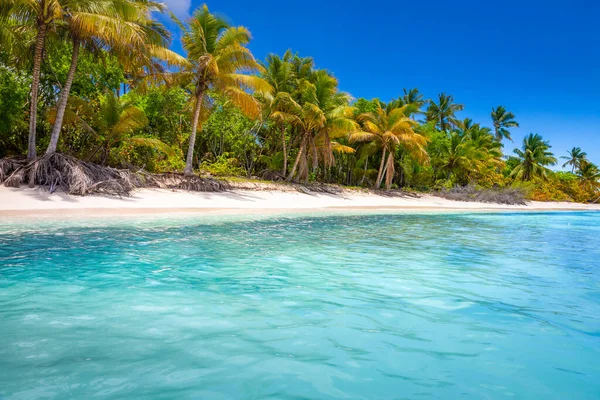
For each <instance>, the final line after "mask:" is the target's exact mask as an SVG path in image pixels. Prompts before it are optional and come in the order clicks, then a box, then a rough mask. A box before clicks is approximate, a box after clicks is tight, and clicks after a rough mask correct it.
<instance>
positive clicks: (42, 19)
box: [2, 0, 76, 159]
mask: <svg viewBox="0 0 600 400" xmlns="http://www.w3.org/2000/svg"><path fill="white" fill-rule="evenodd" d="M74 1H76V0H74ZM66 2H68V0H3V3H4V4H3V6H2V12H3V14H6V15H9V16H10V17H11V18H12V20H13V22H14V24H15V25H16V26H20V27H22V28H23V27H27V26H30V27H33V28H34V29H35V46H34V51H33V70H32V82H31V92H30V97H31V100H30V103H29V139H28V150H27V158H29V159H33V158H35V157H36V148H35V145H36V129H37V107H38V91H39V86H40V71H41V66H42V57H43V53H44V47H45V41H46V35H47V33H48V29H49V28H51V26H52V24H53V23H54V21H56V20H58V19H60V18H61V17H62V15H63V7H64V6H65V3H66Z"/></svg>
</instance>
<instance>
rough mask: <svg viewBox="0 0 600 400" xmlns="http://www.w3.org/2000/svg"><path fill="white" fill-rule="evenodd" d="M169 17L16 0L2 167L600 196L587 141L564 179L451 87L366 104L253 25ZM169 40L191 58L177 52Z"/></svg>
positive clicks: (3, 62) (5, 82)
mask: <svg viewBox="0 0 600 400" xmlns="http://www.w3.org/2000/svg"><path fill="white" fill-rule="evenodd" d="M164 12H165V9H164V7H163V6H162V5H161V4H160V3H156V2H153V1H147V0H94V1H92V0H4V1H3V2H2V4H1V5H0V115H1V116H2V118H1V119H0V158H2V157H8V158H10V159H11V160H13V159H18V158H19V157H23V158H24V159H25V158H26V159H28V160H39V159H40V157H38V155H39V154H43V153H45V154H46V155H52V154H54V153H57V154H62V155H65V157H69V158H68V160H69V161H68V164H69V165H72V164H73V162H74V161H73V160H76V159H78V160H81V161H82V162H86V163H90V164H89V165H92V164H95V165H100V166H102V165H105V166H111V167H115V168H124V169H132V168H137V169H138V170H139V169H140V168H143V169H144V170H146V171H148V172H150V173H163V172H169V173H179V174H181V173H183V174H185V175H186V176H206V175H212V176H217V177H232V176H243V177H246V178H253V177H258V178H261V179H269V180H278V181H288V182H300V183H308V182H321V183H332V184H339V185H345V186H362V187H370V188H374V189H399V188H401V189H403V190H414V191H431V190H437V191H443V190H449V189H451V188H455V187H477V188H512V189H515V190H516V189H520V190H524V191H526V192H527V193H528V196H529V197H530V198H532V199H537V200H571V201H589V202H592V201H596V200H597V199H598V197H600V192H599V190H600V189H599V188H600V183H599V182H600V169H599V168H598V166H596V165H595V164H593V163H592V162H591V160H589V159H588V156H587V154H586V152H584V151H583V150H582V149H581V148H579V147H574V148H573V149H571V150H569V151H567V152H564V153H562V154H564V155H563V156H561V157H560V158H561V159H563V160H564V164H561V165H562V167H563V168H568V171H556V169H553V167H555V166H556V167H559V166H560V165H557V162H558V160H557V157H556V156H555V155H554V154H553V152H552V147H551V145H550V143H549V142H548V141H547V140H544V138H543V137H542V136H541V135H539V134H537V133H531V134H529V135H527V136H526V137H525V138H524V140H523V143H522V145H521V146H520V147H519V148H517V149H515V150H514V153H513V154H512V155H511V154H505V151H504V150H505V145H506V144H507V142H508V141H512V132H511V131H512V130H513V129H514V128H518V127H519V122H518V119H517V117H516V116H515V114H514V113H513V112H511V111H509V110H508V109H507V108H506V107H505V106H503V105H498V106H497V107H494V108H493V109H492V111H491V114H490V119H489V120H488V121H477V122H476V121H473V120H472V119H470V118H464V116H463V115H462V113H464V112H465V109H466V108H465V105H463V104H461V103H460V102H458V101H457V100H456V99H454V97H453V96H452V95H450V94H448V93H440V94H439V95H437V97H435V98H434V99H426V98H425V97H424V95H423V94H422V93H421V92H420V91H419V90H418V89H416V88H412V89H404V90H403V92H402V93H399V94H398V97H397V98H394V99H391V100H389V101H382V100H381V99H365V98H358V99H354V98H353V97H352V96H351V95H350V94H349V93H346V92H344V91H342V90H341V88H340V87H339V84H338V81H337V79H336V78H335V76H334V75H333V74H332V73H331V72H330V71H327V70H324V69H319V68H317V66H316V64H315V61H314V60H313V59H312V58H310V57H303V56H301V55H299V54H297V53H294V52H292V51H287V52H286V53H284V54H282V55H276V54H270V55H268V56H267V57H266V59H265V60H257V59H256V58H255V57H254V55H253V54H252V52H251V51H250V50H249V48H248V44H249V42H250V41H251V33H250V31H249V30H248V29H247V28H245V27H243V26H235V25H232V24H230V23H229V22H228V20H227V19H226V18H224V17H221V16H219V15H218V14H216V13H213V12H212V10H210V9H209V8H208V6H206V5H203V6H201V7H199V8H197V9H196V10H195V11H194V12H193V13H192V14H191V16H190V17H189V18H188V19H187V20H183V21H182V20H180V19H178V18H177V17H175V16H173V15H170V16H169V18H171V19H172V21H173V22H174V23H175V25H176V26H177V27H178V29H179V31H180V32H178V33H177V34H176V35H172V33H171V32H169V31H168V30H167V29H166V28H165V26H163V25H162V24H161V23H160V22H158V20H157V19H156V15H157V14H158V13H164ZM171 36H176V37H178V38H180V39H181V47H182V48H183V53H184V54H182V55H180V54H177V53H175V52H173V51H171V50H170V48H171V45H172V40H171ZM486 125H487V126H486ZM46 159H49V158H46ZM53 159H55V158H53ZM3 165H13V167H11V168H13V169H14V168H15V167H14V163H10V162H5V163H0V169H1V168H2V166H3ZM86 165H88V164H86ZM556 167H555V168H556ZM9 172H10V171H8V172H7V171H0V178H1V179H6V178H7V176H8V175H9Z"/></svg>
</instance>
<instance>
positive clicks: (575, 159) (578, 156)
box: [560, 147, 587, 172]
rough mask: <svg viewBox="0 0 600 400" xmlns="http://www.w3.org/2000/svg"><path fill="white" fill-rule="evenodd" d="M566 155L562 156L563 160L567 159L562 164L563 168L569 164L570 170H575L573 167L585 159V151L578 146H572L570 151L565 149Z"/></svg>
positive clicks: (577, 166)
mask: <svg viewBox="0 0 600 400" xmlns="http://www.w3.org/2000/svg"><path fill="white" fill-rule="evenodd" d="M567 153H568V154H569V155H568V156H562V157H560V158H562V159H563V160H567V162H565V163H564V164H563V168H564V167H566V166H567V165H570V166H571V172H575V168H579V166H580V165H581V163H582V162H583V161H584V160H585V159H586V157H587V153H586V152H585V151H582V150H581V148H580V147H573V148H572V149H571V150H570V151H567Z"/></svg>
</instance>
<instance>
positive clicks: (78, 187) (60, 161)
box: [0, 153, 227, 196]
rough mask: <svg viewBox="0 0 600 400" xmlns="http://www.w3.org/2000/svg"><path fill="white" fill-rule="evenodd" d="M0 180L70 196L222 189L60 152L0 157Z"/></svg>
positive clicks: (200, 180) (193, 179)
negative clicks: (141, 190) (24, 157)
mask: <svg viewBox="0 0 600 400" xmlns="http://www.w3.org/2000/svg"><path fill="white" fill-rule="evenodd" d="M0 181H3V182H4V185H5V186H8V187H19V186H21V185H22V184H29V185H30V186H34V185H38V186H42V187H45V188H47V189H48V190H49V191H50V192H51V193H52V192H54V191H56V190H57V189H60V190H62V191H64V192H65V193H68V194H72V195H79V196H85V195H89V194H98V193H99V194H108V195H115V196H128V195H130V194H131V191H132V190H134V189H137V188H144V187H155V188H164V189H182V190H190V191H199V192H221V191H224V190H226V189H227V185H226V184H225V183H223V182H220V181H217V180H213V179H207V178H200V177H197V176H191V177H187V176H183V175H178V174H159V175H154V174H149V173H146V172H143V171H131V170H122V169H116V168H111V167H104V166H101V165H97V164H93V163H89V162H85V161H80V160H78V159H76V158H74V157H71V156H67V155H64V154H60V153H53V154H45V155H43V156H41V157H38V158H36V159H35V160H31V161H23V160H18V159H17V160H15V159H10V158H9V159H2V160H0Z"/></svg>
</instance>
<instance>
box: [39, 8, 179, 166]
mask: <svg viewBox="0 0 600 400" xmlns="http://www.w3.org/2000/svg"><path fill="white" fill-rule="evenodd" d="M67 6H68V7H70V8H65V9H64V14H63V18H62V21H61V22H62V23H63V24H64V27H65V31H66V34H67V36H68V38H69V39H70V40H71V42H72V45H73V50H72V55H71V65H70V68H69V72H68V74H67V79H66V81H65V85H64V87H63V89H62V91H61V95H60V100H59V102H58V107H57V109H56V117H55V120H54V124H53V126H52V134H51V137H50V143H49V145H48V149H47V150H46V153H47V154H50V153H54V152H56V148H57V145H58V140H59V136H60V131H61V128H62V123H63V118H64V114H65V110H66V108H67V101H68V99H69V96H70V90H71V85H72V84H73V80H74V78H75V72H76V69H77V61H78V56H79V51H80V48H81V47H84V48H86V49H90V50H92V51H93V50H95V49H96V48H97V47H98V45H104V46H105V47H106V46H108V47H111V48H112V50H113V52H115V53H117V54H118V55H121V56H123V54H125V55H126V56H128V57H136V58H137V57H138V56H139V54H140V53H142V52H143V51H144V50H146V49H147V48H149V47H150V46H161V47H164V46H167V45H168V37H165V36H166V33H165V32H164V31H163V29H162V26H161V25H160V24H156V23H155V22H154V21H152V18H151V15H150V14H151V12H158V11H162V6H161V5H160V4H158V3H153V2H141V1H135V0H110V1H106V0H104V1H95V2H92V3H90V2H89V1H80V2H73V3H72V4H67ZM160 54H161V55H163V56H164V58H165V59H166V60H167V61H171V62H178V61H179V62H181V60H182V57H180V56H178V55H177V54H176V53H174V52H171V51H169V50H167V49H163V51H162V52H161V53H160ZM121 58H122V57H121Z"/></svg>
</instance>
